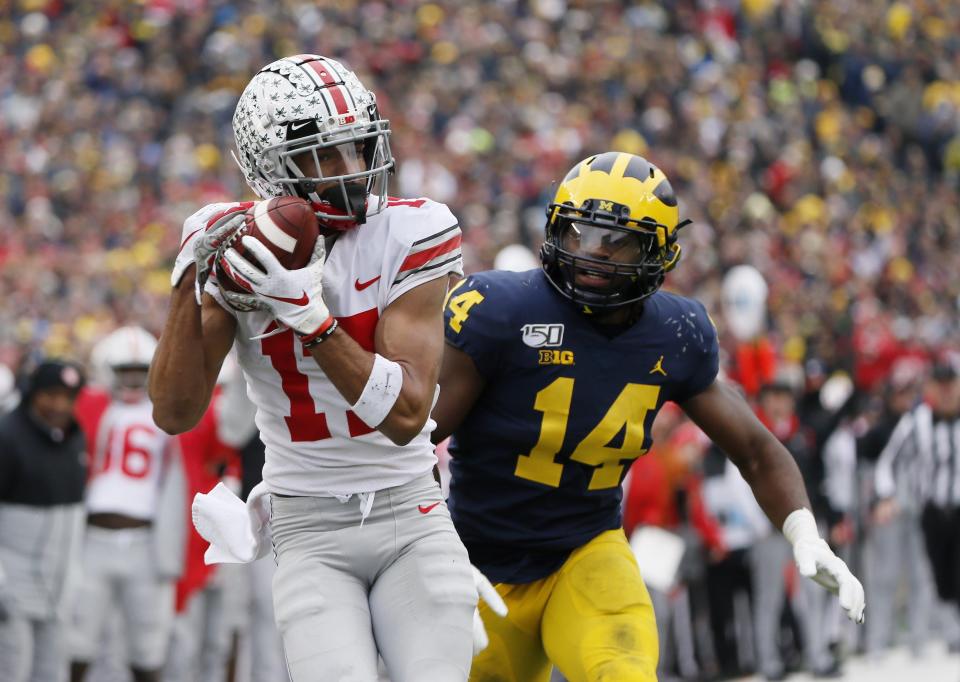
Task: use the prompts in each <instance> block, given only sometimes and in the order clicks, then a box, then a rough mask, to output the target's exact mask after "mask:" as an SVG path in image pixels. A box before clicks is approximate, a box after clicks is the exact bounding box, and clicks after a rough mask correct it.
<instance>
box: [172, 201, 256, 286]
mask: <svg viewBox="0 0 960 682" xmlns="http://www.w3.org/2000/svg"><path fill="white" fill-rule="evenodd" d="M231 209H234V210H231ZM242 209H243V206H242V205H240V204H238V203H236V202H233V203H218V204H208V205H207V206H204V207H203V208H201V209H200V210H199V211H197V212H196V213H194V214H193V215H191V216H190V217H189V218H187V219H186V220H185V221H183V232H182V234H181V238H180V251H179V252H178V253H177V259H176V261H175V262H174V264H173V272H172V273H170V286H172V287H175V286H177V284H179V282H180V279H181V278H182V277H183V273H184V272H185V271H186V269H187V268H188V267H189V266H190V264H191V263H196V265H197V272H196V282H195V285H194V289H195V293H196V297H197V305H199V304H200V297H201V295H202V294H203V287H204V285H205V284H206V283H207V279H208V278H209V277H210V268H211V267H213V260H214V257H215V256H216V253H217V249H219V248H220V245H221V244H223V243H224V242H226V241H227V239H229V237H230V236H231V235H232V234H233V233H234V232H235V231H236V230H238V229H239V228H240V227H241V226H242V225H243V221H244V211H243V210H242ZM224 212H227V213H226V215H224V216H223V217H222V218H220V219H219V220H218V221H217V222H215V223H214V224H213V225H210V227H207V223H209V222H210V221H211V220H212V219H213V218H214V217H215V216H216V215H218V214H220V213H224Z"/></svg>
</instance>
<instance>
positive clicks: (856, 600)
mask: <svg viewBox="0 0 960 682" xmlns="http://www.w3.org/2000/svg"><path fill="white" fill-rule="evenodd" d="M783 534H784V536H786V538H787V540H789V541H790V544H791V545H793V559H794V561H796V563H797V568H798V569H799V571H800V575H802V576H804V577H806V578H810V579H812V580H813V581H814V582H817V583H819V584H820V585H822V586H823V587H825V588H827V589H828V590H830V591H831V592H833V593H834V594H836V595H838V596H839V598H840V607H841V608H842V609H843V610H844V611H845V612H846V614H847V617H848V618H849V619H850V620H852V621H853V622H855V623H862V622H863V618H864V615H863V612H864V607H865V600H864V596H863V585H861V584H860V581H859V580H857V578H856V576H854V575H853V573H851V572H850V569H849V568H847V565H846V564H845V563H844V562H843V560H842V559H840V557H838V556H837V555H836V554H834V553H833V550H831V549H830V546H829V545H828V544H827V543H826V541H824V540H823V539H822V538H821V537H820V533H819V531H818V530H817V522H816V520H815V519H814V518H813V514H811V513H810V510H809V509H797V510H795V511H793V512H791V513H790V515H789V516H788V517H787V519H786V521H784V522H783Z"/></svg>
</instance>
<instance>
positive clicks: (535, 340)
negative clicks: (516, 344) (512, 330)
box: [521, 324, 563, 364]
mask: <svg viewBox="0 0 960 682" xmlns="http://www.w3.org/2000/svg"><path fill="white" fill-rule="evenodd" d="M521 331H522V332H523V343H524V344H525V345H527V346H530V347H531V348H556V347H557V346H560V345H562V344H563V325H562V324H525V325H523V329H522V330H521ZM540 364H544V363H543V362H541V363H540Z"/></svg>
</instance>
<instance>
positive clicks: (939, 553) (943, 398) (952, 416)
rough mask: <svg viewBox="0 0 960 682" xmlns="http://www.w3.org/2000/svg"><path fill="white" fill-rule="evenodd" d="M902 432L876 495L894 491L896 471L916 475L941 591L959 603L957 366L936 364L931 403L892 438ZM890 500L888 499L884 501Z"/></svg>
mask: <svg viewBox="0 0 960 682" xmlns="http://www.w3.org/2000/svg"><path fill="white" fill-rule="evenodd" d="M897 436H899V439H898V440H899V443H898V445H899V446H898V447H893V448H891V447H887V448H885V450H884V452H883V454H882V455H881V456H880V460H879V461H878V462H877V472H876V486H877V494H878V496H879V497H881V498H891V497H892V496H893V495H894V494H895V492H896V490H895V485H894V471H895V469H896V470H899V471H911V472H913V473H915V474H916V475H917V484H918V485H917V490H918V491H919V493H920V495H921V497H922V499H923V501H924V507H923V513H922V517H921V523H922V527H923V534H924V539H925V541H926V546H927V554H928V555H929V556H930V564H931V566H932V568H933V574H934V579H935V581H936V584H937V592H938V594H939V595H940V598H941V599H943V600H944V601H950V602H953V603H954V604H956V605H958V606H960V375H958V372H957V368H956V367H954V366H953V365H952V364H949V363H947V362H943V363H939V364H937V365H935V366H934V368H933V371H932V374H931V381H930V386H929V389H928V392H927V399H926V401H925V402H924V403H921V404H920V405H918V406H917V407H916V408H914V409H913V410H912V411H910V412H908V413H906V414H905V415H904V416H903V417H902V418H901V422H900V423H899V424H898V425H897V428H896V429H894V436H893V437H891V440H895V438H896V437H897ZM901 458H907V461H906V462H904V461H903V460H902V459H901ZM897 460H901V461H899V462H898V461H897ZM903 465H906V466H903ZM889 502H890V500H889V499H883V501H881V502H880V504H889Z"/></svg>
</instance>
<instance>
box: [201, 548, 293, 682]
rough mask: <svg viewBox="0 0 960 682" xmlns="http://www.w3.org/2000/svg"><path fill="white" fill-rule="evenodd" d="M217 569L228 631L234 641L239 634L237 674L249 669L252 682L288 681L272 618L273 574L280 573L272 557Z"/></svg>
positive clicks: (278, 636) (274, 622) (277, 633)
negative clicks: (235, 635)
mask: <svg viewBox="0 0 960 682" xmlns="http://www.w3.org/2000/svg"><path fill="white" fill-rule="evenodd" d="M217 570H218V571H219V572H220V574H219V576H218V580H222V582H223V590H224V597H225V599H226V607H225V608H226V612H227V614H228V615H227V629H228V630H229V634H230V637H231V638H232V637H233V635H234V633H237V632H239V634H240V642H239V644H240V646H239V649H240V650H239V651H238V652H237V655H238V661H237V666H238V671H244V670H249V673H250V674H249V679H250V682H286V680H287V679H288V677H287V666H286V663H284V661H283V652H282V649H281V646H280V633H279V632H277V624H276V619H275V618H274V615H273V575H274V573H276V572H277V565H276V564H275V563H274V561H273V557H272V556H267V557H263V558H262V559H257V560H256V561H252V562H250V563H249V564H222V565H221V566H220V567H219V568H218V569H217ZM238 674H240V673H238ZM240 679H246V678H244V677H242V676H241V678H240Z"/></svg>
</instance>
